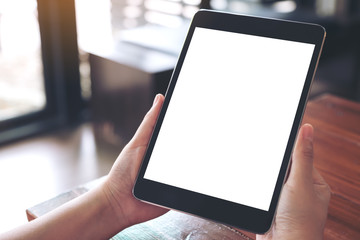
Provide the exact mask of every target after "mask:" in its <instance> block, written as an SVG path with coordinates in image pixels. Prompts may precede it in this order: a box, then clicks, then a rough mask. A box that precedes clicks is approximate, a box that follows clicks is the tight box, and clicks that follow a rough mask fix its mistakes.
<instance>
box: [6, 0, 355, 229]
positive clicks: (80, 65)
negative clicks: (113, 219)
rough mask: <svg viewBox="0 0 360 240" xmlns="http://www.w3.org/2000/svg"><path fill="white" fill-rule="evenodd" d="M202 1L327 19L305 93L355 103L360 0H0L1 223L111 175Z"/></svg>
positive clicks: (168, 71)
mask: <svg viewBox="0 0 360 240" xmlns="http://www.w3.org/2000/svg"><path fill="white" fill-rule="evenodd" d="M200 8H207V9H215V10H221V11H228V12H235V13H242V14H249V15H256V16H263V17H271V18H281V19H288V20H295V21H303V22H311V23H317V24H321V25H322V26H324V27H325V28H326V30H327V38H326V41H325V46H324V49H323V54H322V57H321V60H320V63H319V67H318V71H317V73H316V76H315V81H314V84H313V88H312V91H311V94H310V98H315V97H317V96H319V95H321V94H324V93H331V94H335V95H337V96H340V97H343V98H346V99H350V100H353V101H360V46H359V43H360V2H359V1H357V0H282V1H271V0H51V1H50V0H0V191H1V195H2V198H1V199H0V215H1V216H2V219H0V231H2V230H7V229H9V228H11V227H13V226H16V225H18V224H19V223H21V222H24V221H25V220H26V219H25V209H26V208H27V207H30V206H31V205H33V204H36V203H38V202H40V201H44V200H46V199H47V198H49V197H52V196H54V195H56V194H59V193H61V192H63V191H65V190H67V189H70V188H72V187H74V186H76V185H78V184H82V183H84V182H86V181H90V180H92V179H95V178H97V177H100V176H102V175H104V174H106V173H107V171H108V170H109V169H110V167H111V165H112V163H113V161H114V160H115V158H116V156H117V154H118V153H119V152H120V151H121V149H122V148H123V146H124V145H125V144H126V142H128V141H129V139H130V138H131V136H132V135H133V133H134V132H135V130H136V128H137V126H138V125H139V123H140V122H141V120H142V117H143V115H144V114H145V113H146V111H147V109H149V107H150V106H151V104H152V99H153V97H154V96H155V94H156V93H159V92H161V93H165V91H166V88H167V84H168V82H169V80H170V77H171V73H172V70H173V67H174V66H175V64H176V61H177V56H178V54H179V52H180V49H181V47H182V42H183V40H184V38H185V35H186V32H187V28H188V26H189V24H190V20H191V18H192V16H193V15H194V14H195V12H196V11H198V10H199V9H200ZM239 67H241V66H239ZM284 90H285V89H284ZM3 196H4V197H3Z"/></svg>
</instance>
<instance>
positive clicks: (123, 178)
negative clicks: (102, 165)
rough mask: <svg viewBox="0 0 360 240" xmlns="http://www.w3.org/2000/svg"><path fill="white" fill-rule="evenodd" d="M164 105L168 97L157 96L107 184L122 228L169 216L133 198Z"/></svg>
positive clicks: (163, 211) (107, 190) (118, 159)
mask: <svg viewBox="0 0 360 240" xmlns="http://www.w3.org/2000/svg"><path fill="white" fill-rule="evenodd" d="M163 102H164V96H162V95H161V94H159V95H157V96H156V98H155V99H154V103H153V106H152V108H151V109H150V110H149V112H148V113H147V114H146V116H145V118H144V119H143V122H142V123H141V125H140V126H139V128H138V130H137V132H136V133H135V135H134V137H133V138H132V140H131V141H130V142H129V143H128V144H127V145H126V146H125V148H124V149H123V151H122V152H121V153H120V155H119V157H118V158H117V160H116V162H115V163H114V165H113V167H112V169H111V171H110V173H109V175H108V178H107V180H106V182H105V184H104V187H103V189H104V193H105V195H106V196H107V198H108V200H109V203H110V205H111V206H112V208H113V210H114V213H115V214H116V215H117V219H118V222H119V227H121V228H125V227H129V226H131V225H134V224H137V223H140V222H144V221H147V220H150V219H152V218H155V217H158V216H160V215H162V214H164V213H165V212H167V210H166V209H163V208H160V207H156V206H153V205H150V204H147V203H144V202H141V201H139V200H137V199H136V198H135V197H134V196H133V194H132V189H133V186H134V184H135V180H136V177H137V173H138V170H139V168H140V164H141V161H142V159H143V157H144V155H145V151H146V148H147V145H148V142H149V140H150V137H151V134H152V131H153V129H154V126H155V123H156V120H157V117H158V115H159V112H160V109H161V106H162V104H163ZM124 224H125V225H124Z"/></svg>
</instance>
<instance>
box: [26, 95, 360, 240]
mask: <svg viewBox="0 0 360 240" xmlns="http://www.w3.org/2000/svg"><path fill="white" fill-rule="evenodd" d="M303 122H304V123H311V124H312V125H313V126H314V128H315V138H314V155H315V166H316V168H317V169H318V170H319V171H320V173H321V174H322V176H323V177H324V178H325V180H326V181H327V182H328V184H329V185H330V187H331V190H332V198H331V201H330V206H329V214H328V220H327V223H326V226H325V232H324V236H325V237H324V239H329V240H332V239H334V240H335V239H337V240H339V239H360V104H359V103H355V102H350V101H348V100H344V99H341V98H338V97H335V96H332V95H323V96H321V97H319V98H317V99H315V100H312V101H309V103H308V105H307V109H306V112H305V116H304V119H303ZM99 181H102V179H99V180H96V181H94V182H91V183H88V184H86V185H84V186H80V187H78V188H76V189H74V190H72V191H70V192H67V193H63V194H61V195H59V196H57V197H55V198H54V199H50V200H48V201H46V202H44V203H41V204H39V205H36V206H34V207H32V208H29V209H27V210H26V213H27V216H28V219H29V220H32V219H34V218H36V217H39V216H41V215H43V214H45V213H46V212H48V211H50V210H52V209H54V208H55V207H57V206H59V205H61V204H62V203H64V202H67V201H69V200H70V199H73V198H75V197H77V196H79V195H81V194H83V193H84V192H86V191H88V190H89V189H91V188H92V187H93V186H94V185H96V184H98V182H99ZM113 239H255V235H254V234H251V233H247V232H244V231H240V230H238V229H234V228H231V227H228V226H225V225H222V224H218V223H214V222H211V221H207V220H204V219H201V218H198V217H194V216H190V215H187V214H183V213H178V212H175V211H170V212H168V213H167V214H165V215H163V216H161V217H159V218H157V219H154V220H152V221H149V222H146V223H143V224H139V225H136V226H133V227H130V228H128V229H126V230H124V231H122V232H121V233H119V234H118V235H116V236H114V237H113Z"/></svg>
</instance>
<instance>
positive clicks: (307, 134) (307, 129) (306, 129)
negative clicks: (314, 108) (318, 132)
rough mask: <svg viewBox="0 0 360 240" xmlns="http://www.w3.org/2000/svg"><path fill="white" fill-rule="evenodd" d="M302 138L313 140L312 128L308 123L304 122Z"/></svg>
mask: <svg viewBox="0 0 360 240" xmlns="http://www.w3.org/2000/svg"><path fill="white" fill-rule="evenodd" d="M303 138H304V139H307V140H308V141H313V138H314V129H313V127H312V126H311V125H310V124H305V125H304V126H303Z"/></svg>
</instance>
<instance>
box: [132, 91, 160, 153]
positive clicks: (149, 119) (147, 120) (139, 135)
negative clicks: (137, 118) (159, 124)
mask: <svg viewBox="0 0 360 240" xmlns="http://www.w3.org/2000/svg"><path fill="white" fill-rule="evenodd" d="M163 102H164V96H163V95H162V94H158V95H156V97H155V99H154V102H153V105H152V107H151V109H150V110H149V111H148V112H147V113H146V115H145V117H144V119H143V121H142V123H141V124H140V126H139V128H138V129H137V131H136V133H135V135H134V137H133V138H132V140H131V142H130V144H131V145H132V146H134V147H138V146H143V145H147V144H148V142H149V139H150V137H151V134H152V132H153V129H154V127H155V124H156V120H157V117H158V116H159V113H160V110H161V106H162V104H163Z"/></svg>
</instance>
